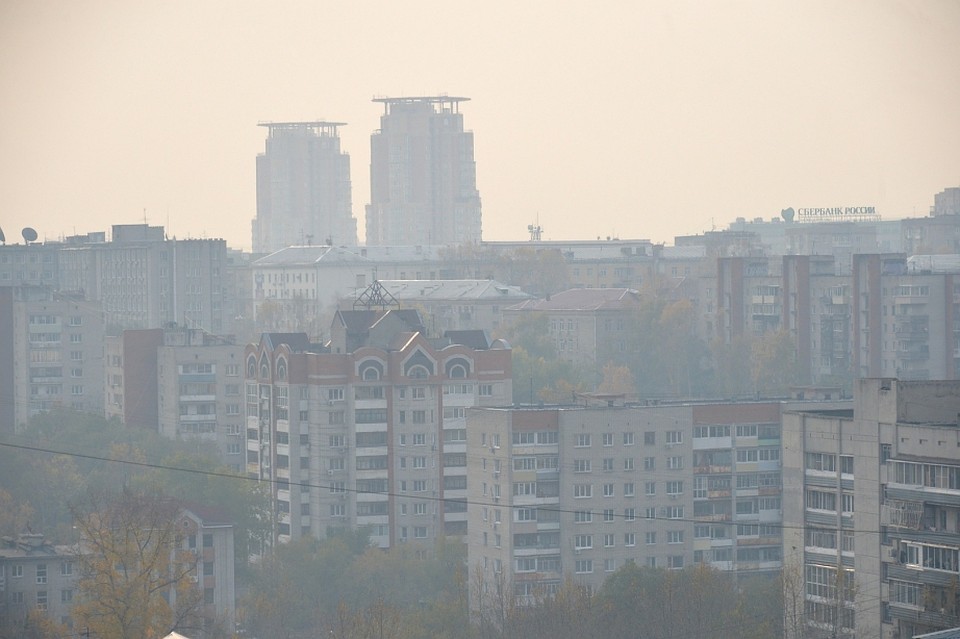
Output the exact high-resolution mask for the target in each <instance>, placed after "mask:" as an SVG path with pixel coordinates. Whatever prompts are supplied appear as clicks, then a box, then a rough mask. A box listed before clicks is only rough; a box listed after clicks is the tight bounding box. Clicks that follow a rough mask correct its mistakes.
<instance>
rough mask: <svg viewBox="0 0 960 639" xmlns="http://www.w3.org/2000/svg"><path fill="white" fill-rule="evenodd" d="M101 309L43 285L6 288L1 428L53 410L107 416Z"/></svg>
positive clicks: (0, 343) (1, 321) (2, 293)
mask: <svg viewBox="0 0 960 639" xmlns="http://www.w3.org/2000/svg"><path fill="white" fill-rule="evenodd" d="M103 341H104V325H103V315H102V313H101V311H100V305H99V304H98V303H96V302H91V301H89V300H86V299H84V298H83V297H79V296H68V295H60V294H58V293H53V292H51V291H49V290H48V289H47V288H45V287H43V288H41V287H31V286H21V287H0V371H2V372H0V389H2V390H0V398H2V399H3V401H0V430H2V431H6V432H8V433H12V432H14V431H16V430H17V429H19V428H20V427H22V426H23V424H24V423H25V422H26V421H27V420H28V419H30V417H32V416H34V415H37V414H38V413H41V412H45V411H48V410H50V409H53V408H68V409H73V410H80V411H85V412H90V413H97V414H103V399H104V396H103V390H102V389H103Z"/></svg>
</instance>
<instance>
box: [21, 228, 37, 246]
mask: <svg viewBox="0 0 960 639" xmlns="http://www.w3.org/2000/svg"><path fill="white" fill-rule="evenodd" d="M20 235H22V236H23V241H24V242H26V243H27V244H29V243H30V242H36V241H37V232H36V231H35V230H33V229H32V228H30V227H29V226H28V227H25V228H24V229H23V230H22V231H20Z"/></svg>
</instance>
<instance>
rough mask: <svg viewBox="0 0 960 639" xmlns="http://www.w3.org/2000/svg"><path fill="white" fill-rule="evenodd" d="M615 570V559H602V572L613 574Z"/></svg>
mask: <svg viewBox="0 0 960 639" xmlns="http://www.w3.org/2000/svg"><path fill="white" fill-rule="evenodd" d="M616 569H617V560H616V559H610V558H608V559H604V560H603V570H604V572H613V571H615V570H616Z"/></svg>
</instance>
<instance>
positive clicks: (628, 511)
mask: <svg viewBox="0 0 960 639" xmlns="http://www.w3.org/2000/svg"><path fill="white" fill-rule="evenodd" d="M623 520H624V521H636V520H637V510H636V508H625V509H624V510H623Z"/></svg>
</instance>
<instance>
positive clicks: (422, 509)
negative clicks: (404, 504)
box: [413, 501, 427, 515]
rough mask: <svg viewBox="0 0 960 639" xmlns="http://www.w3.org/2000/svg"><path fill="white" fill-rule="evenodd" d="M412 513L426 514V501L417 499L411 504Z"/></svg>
mask: <svg viewBox="0 0 960 639" xmlns="http://www.w3.org/2000/svg"><path fill="white" fill-rule="evenodd" d="M413 514H414V515H426V514H427V503H426V502H423V501H418V502H417V503H415V504H414V505H413Z"/></svg>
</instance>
